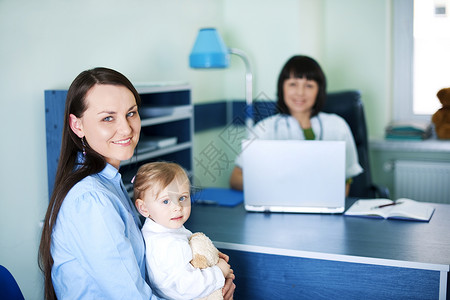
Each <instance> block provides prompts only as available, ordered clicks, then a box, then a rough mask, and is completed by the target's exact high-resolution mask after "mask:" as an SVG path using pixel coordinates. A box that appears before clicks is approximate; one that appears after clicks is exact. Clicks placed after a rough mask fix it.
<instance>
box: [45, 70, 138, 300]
mask: <svg viewBox="0 0 450 300" xmlns="http://www.w3.org/2000/svg"><path fill="white" fill-rule="evenodd" d="M95 85H115V86H123V87H126V88H127V89H128V90H130V91H131V92H132V93H133V95H134V98H135V100H136V104H137V106H138V107H139V106H140V104H141V100H140V97H139V94H138V92H137V91H136V89H135V88H134V86H133V85H132V84H131V82H130V81H129V80H128V79H127V78H126V77H125V76H124V75H122V74H121V73H119V72H117V71H115V70H112V69H108V68H95V69H91V70H87V71H83V72H81V73H80V74H79V75H78V76H77V77H76V78H75V79H74V81H73V82H72V84H71V85H70V87H69V90H68V92H67V97H66V104H65V111H64V125H63V131H62V139H61V153H60V156H59V162H58V167H57V169H56V176H55V184H54V188H53V192H52V195H51V198H50V203H49V205H48V208H47V213H46V215H45V220H44V226H43V229H42V236H41V243H40V245H39V258H38V259H39V261H38V262H39V268H40V269H41V270H42V272H43V273H44V286H45V299H47V300H49V299H52V300H53V299H56V294H55V290H54V287H53V283H52V278H51V271H52V266H53V258H52V256H51V253H50V245H51V238H52V231H53V228H54V226H55V223H56V219H57V217H58V213H59V210H60V208H61V205H62V203H63V201H64V198H65V197H66V195H67V193H68V192H69V190H70V189H71V188H72V187H73V186H74V185H75V184H76V183H77V182H79V181H81V180H82V179H83V178H85V177H87V176H89V175H92V174H96V173H98V172H100V171H102V170H103V169H104V168H105V166H106V160H105V158H104V157H103V156H101V155H100V154H98V153H97V152H95V151H94V150H93V149H92V148H91V147H89V144H88V143H87V141H86V139H84V138H83V141H82V140H81V139H80V138H79V137H78V136H77V135H76V134H75V133H74V132H73V131H72V129H71V128H70V122H69V118H70V117H69V116H70V115H71V114H73V115H75V116H76V117H77V118H81V117H82V116H83V114H84V112H85V111H86V109H87V108H88V103H87V102H86V96H87V94H88V92H89V91H90V90H91V88H92V87H93V86H95ZM83 143H84V145H83ZM83 150H85V155H84V156H83V158H84V159H83V161H82V162H80V161H79V160H78V156H79V155H80V153H81V152H82V151H83ZM49 192H50V191H49Z"/></svg>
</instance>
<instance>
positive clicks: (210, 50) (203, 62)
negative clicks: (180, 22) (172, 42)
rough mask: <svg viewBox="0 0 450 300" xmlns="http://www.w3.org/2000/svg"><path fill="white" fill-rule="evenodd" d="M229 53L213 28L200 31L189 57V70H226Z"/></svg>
mask: <svg viewBox="0 0 450 300" xmlns="http://www.w3.org/2000/svg"><path fill="white" fill-rule="evenodd" d="M229 64H230V52H229V50H228V48H227V47H226V46H225V43H224V42H223V40H222V38H221V37H220V35H219V33H218V32H217V30H216V29H215V28H202V29H200V31H199V33H198V35H197V39H196V40H195V44H194V47H193V48H192V51H191V54H190V55H189V65H190V67H191V68H227V67H228V65H229Z"/></svg>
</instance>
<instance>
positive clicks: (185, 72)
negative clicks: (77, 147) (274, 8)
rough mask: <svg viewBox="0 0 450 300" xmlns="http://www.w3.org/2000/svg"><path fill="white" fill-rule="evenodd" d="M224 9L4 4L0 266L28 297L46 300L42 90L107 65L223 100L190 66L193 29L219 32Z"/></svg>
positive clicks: (182, 4)
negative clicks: (40, 258)
mask: <svg viewBox="0 0 450 300" xmlns="http://www.w3.org/2000/svg"><path fill="white" fill-rule="evenodd" d="M222 10H223V2H222V1H209V0H191V1H178V0H145V1H144V0H130V1H119V0H108V1H106V0H103V1H88V0H77V1H75V0H67V1H57V0H41V1H33V0H2V1H0V40H1V44H2V45H1V47H0V66H1V68H0V78H1V80H0V105H1V111H2V125H3V128H4V130H3V131H2V147H1V150H0V151H1V155H0V157H1V158H2V162H1V164H2V168H1V180H0V184H1V194H0V201H1V202H0V240H1V249H0V264H2V265H5V266H6V267H7V268H8V269H10V270H11V272H12V273H13V275H14V276H15V277H16V278H17V281H18V283H19V285H20V287H21V288H22V290H23V291H24V293H25V298H26V299H31V300H32V299H41V298H42V278H41V275H40V271H39V270H38V267H37V249H38V244H39V230H40V229H39V222H40V221H41V220H42V219H43V218H44V213H45V210H46V205H47V203H48V194H47V188H46V187H47V175H46V143H45V119H44V116H45V111H44V90H45V89H55V88H68V86H69V84H70V83H71V81H72V80H73V79H74V78H75V76H76V75H78V74H79V73H80V72H81V71H82V70H84V69H87V68H92V67H95V66H106V67H111V68H114V69H117V70H119V71H121V72H122V73H124V74H125V75H126V76H128V77H129V78H130V79H131V80H132V81H133V82H149V81H150V82H151V81H189V82H190V83H192V85H193V86H195V90H194V92H193V95H194V97H195V99H197V100H198V101H202V100H204V99H207V100H209V101H210V100H214V99H223V97H224V94H223V90H224V88H223V82H224V80H223V74H222V73H220V72H212V73H210V74H209V75H208V76H209V81H208V85H201V84H198V81H199V80H200V82H202V81H203V80H204V78H203V76H200V73H198V72H196V71H194V70H190V69H189V66H188V55H189V52H190V50H191V47H192V45H193V43H194V40H195V37H196V34H197V31H198V29H199V28H200V27H204V26H214V27H219V28H220V27H221V26H222V23H223V16H222ZM204 12H208V14H205V13H204Z"/></svg>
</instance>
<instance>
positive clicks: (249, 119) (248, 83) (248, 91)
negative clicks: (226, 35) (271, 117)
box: [229, 48, 253, 129]
mask: <svg viewBox="0 0 450 300" xmlns="http://www.w3.org/2000/svg"><path fill="white" fill-rule="evenodd" d="M229 51H230V53H231V54H235V55H237V56H239V57H240V58H242V60H243V61H244V64H245V102H246V104H247V107H246V108H247V111H246V119H245V125H246V126H247V129H250V128H251V127H252V126H253V95H252V85H253V84H252V82H253V75H252V70H251V66H250V61H249V59H248V56H247V55H246V54H245V53H244V51H242V50H239V49H236V48H229Z"/></svg>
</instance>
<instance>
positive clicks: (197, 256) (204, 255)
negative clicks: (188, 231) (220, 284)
mask: <svg viewBox="0 0 450 300" xmlns="http://www.w3.org/2000/svg"><path fill="white" fill-rule="evenodd" d="M189 245H190V246H191V249H192V260H191V264H192V265H193V266H194V267H195V268H199V269H205V268H208V267H212V266H215V265H216V264H217V263H218V262H219V250H217V248H216V247H215V246H214V245H213V243H212V242H211V240H210V239H209V238H208V237H207V236H206V235H205V234H203V233H201V232H196V233H194V234H192V235H191V237H190V238H189ZM202 299H204V300H222V299H223V296H222V289H219V290H217V291H214V292H213V293H211V294H210V295H209V296H208V297H205V298H202Z"/></svg>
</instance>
